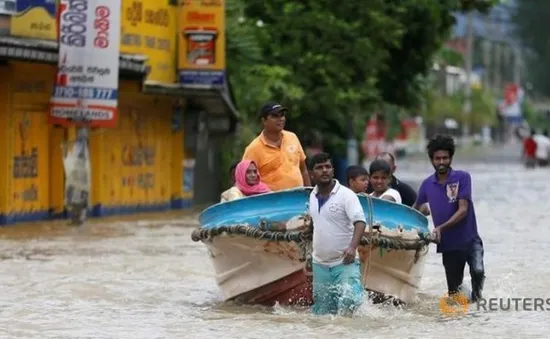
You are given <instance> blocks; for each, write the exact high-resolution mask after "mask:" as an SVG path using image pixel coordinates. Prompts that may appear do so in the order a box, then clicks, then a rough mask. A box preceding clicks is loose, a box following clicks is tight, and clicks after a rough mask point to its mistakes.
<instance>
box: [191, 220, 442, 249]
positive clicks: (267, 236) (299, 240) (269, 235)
mask: <svg viewBox="0 0 550 339" xmlns="http://www.w3.org/2000/svg"><path fill="white" fill-rule="evenodd" d="M375 227H376V225H375V226H373V228H375ZM224 234H225V235H229V236H234V235H240V236H245V237H249V238H254V239H258V240H268V241H275V242H294V243H296V244H298V245H301V246H305V245H307V244H308V243H310V242H311V240H312V232H311V230H308V231H269V230H262V229H260V228H257V227H252V226H249V225H231V226H218V227H216V228H209V229H204V228H197V229H195V230H194V231H193V232H192V234H191V239H192V240H193V241H195V242H197V241H204V240H212V239H213V238H215V237H217V236H220V235H224ZM435 242H436V241H435V239H433V237H432V236H431V235H430V234H429V233H425V234H424V233H418V239H404V238H401V237H399V236H393V237H391V236H385V235H383V234H381V233H379V232H376V233H374V235H364V236H363V237H362V238H361V245H362V246H377V247H379V248H382V249H389V250H408V251H411V250H412V251H420V250H422V249H423V248H425V247H426V246H428V245H429V244H430V243H435Z"/></svg>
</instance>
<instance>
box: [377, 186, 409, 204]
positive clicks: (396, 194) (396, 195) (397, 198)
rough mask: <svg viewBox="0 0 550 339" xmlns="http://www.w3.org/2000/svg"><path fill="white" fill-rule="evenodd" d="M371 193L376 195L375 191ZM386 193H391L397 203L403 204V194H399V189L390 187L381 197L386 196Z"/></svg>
mask: <svg viewBox="0 0 550 339" xmlns="http://www.w3.org/2000/svg"><path fill="white" fill-rule="evenodd" d="M370 195H372V196H374V192H372V193H371V194H370ZM385 195H389V196H390V197H392V198H393V199H394V200H395V202H396V203H398V204H401V203H402V202H403V200H401V194H399V191H397V190H396V189H393V188H388V190H387V191H386V192H384V193H382V194H381V195H380V197H379V198H382V197H384V196H385Z"/></svg>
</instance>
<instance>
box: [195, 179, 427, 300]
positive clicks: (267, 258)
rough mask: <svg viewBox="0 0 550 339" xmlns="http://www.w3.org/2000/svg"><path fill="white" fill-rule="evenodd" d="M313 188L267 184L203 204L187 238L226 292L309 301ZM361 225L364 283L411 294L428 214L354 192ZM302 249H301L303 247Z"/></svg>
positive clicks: (392, 293) (420, 266)
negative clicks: (269, 187) (266, 188)
mask: <svg viewBox="0 0 550 339" xmlns="http://www.w3.org/2000/svg"><path fill="white" fill-rule="evenodd" d="M311 190H312V188H297V189H291V190H284V191H278V192H270V193H265V194H260V195H256V196H251V197H246V198H242V199H238V200H233V201H229V202H224V203H218V204H215V205H213V206H210V207H209V208H207V209H205V210H204V211H203V212H202V213H201V215H200V217H199V221H200V228H199V229H197V230H195V231H194V232H193V240H194V241H199V240H200V241H203V242H204V244H205V245H206V246H207V248H208V250H209V252H210V257H211V261H212V263H213V266H214V270H215V273H216V281H217V284H218V286H219V288H220V289H221V291H222V293H223V295H224V298H225V299H226V300H239V301H241V302H244V303H248V304H267V305H273V304H275V303H279V304H281V305H296V304H299V305H310V304H311V303H312V298H311V277H310V275H309V274H308V271H307V269H306V265H307V260H305V259H306V257H307V253H308V252H309V250H310V244H311V243H310V241H308V240H307V239H310V237H309V238H308V234H310V233H308V232H307V229H308V228H309V223H310V220H311V219H310V218H309V217H308V215H307V212H308V202H309V194H310V192H311ZM359 198H360V201H361V204H362V205H363V208H364V210H365V215H366V216H367V220H368V223H369V224H370V227H369V225H368V229H367V231H366V234H365V237H364V240H365V241H364V243H363V244H362V246H361V247H360V248H359V251H358V252H359V257H360V260H361V262H362V266H363V267H362V269H363V282H364V283H366V287H367V289H368V290H369V291H373V292H376V293H378V294H380V295H383V296H386V297H393V298H395V299H396V300H399V301H402V302H409V301H411V300H412V299H413V298H414V296H415V294H416V291H417V290H418V286H419V283H420V280H421V278H422V274H423V271H424V262H425V257H426V254H427V253H428V245H429V239H428V238H427V235H428V234H429V228H428V219H427V218H426V217H425V216H424V215H422V214H421V213H419V212H418V211H416V210H414V209H411V208H409V207H408V206H405V205H401V204H396V203H393V202H390V201H386V200H381V199H378V198H374V197H369V196H366V195H361V194H360V195H359ZM305 254H306V255H305Z"/></svg>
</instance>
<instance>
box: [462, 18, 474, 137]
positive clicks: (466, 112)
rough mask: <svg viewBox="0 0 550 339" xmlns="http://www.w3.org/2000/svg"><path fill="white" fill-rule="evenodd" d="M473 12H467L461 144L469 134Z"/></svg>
mask: <svg viewBox="0 0 550 339" xmlns="http://www.w3.org/2000/svg"><path fill="white" fill-rule="evenodd" d="M473 21H474V13H473V11H470V12H468V21H467V26H466V57H465V58H464V68H465V71H466V86H465V87H464V107H463V119H462V120H463V121H462V138H463V140H462V141H463V144H464V143H466V141H467V139H468V135H469V134H470V128H469V127H470V126H469V122H470V114H471V112H472V101H471V96H472V59H473V47H474V25H473Z"/></svg>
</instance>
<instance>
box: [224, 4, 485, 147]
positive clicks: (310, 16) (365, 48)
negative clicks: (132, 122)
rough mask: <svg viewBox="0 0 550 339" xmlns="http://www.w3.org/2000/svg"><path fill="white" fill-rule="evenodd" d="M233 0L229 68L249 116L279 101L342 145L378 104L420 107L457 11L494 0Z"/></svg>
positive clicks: (294, 126)
mask: <svg viewBox="0 0 550 339" xmlns="http://www.w3.org/2000/svg"><path fill="white" fill-rule="evenodd" d="M227 3H228V4H227V8H228V9H227V31H228V32H227V35H228V44H227V51H228V67H229V73H230V78H231V79H232V80H231V82H232V84H233V87H234V88H235V96H236V100H237V105H238V107H239V110H240V111H241V112H242V113H243V115H244V116H245V117H246V119H247V122H248V123H258V124H259V122H258V121H257V120H256V118H255V117H256V112H257V110H258V109H259V107H260V106H261V105H262V103H263V102H265V101H266V100H277V101H279V102H281V103H282V104H283V105H286V106H288V107H289V109H290V114H289V121H288V123H289V128H290V129H291V130H293V131H295V132H297V133H298V134H299V135H305V134H307V133H308V132H310V131H312V130H313V131H319V132H321V133H322V135H323V139H324V142H325V147H327V148H328V149H329V150H330V151H332V152H335V153H341V154H342V153H344V152H345V150H344V149H343V147H342V146H343V145H344V142H345V139H346V138H347V134H348V130H349V127H350V122H352V124H355V125H357V126H360V128H359V129H357V128H356V129H355V130H356V132H357V133H359V130H361V129H362V128H363V126H364V123H365V121H366V119H367V118H368V116H370V114H371V113H373V112H375V111H380V112H382V113H383V114H386V115H390V119H388V120H392V119H393V118H395V116H397V115H398V114H402V113H403V111H404V110H406V109H417V108H418V106H419V104H420V103H421V101H422V94H423V87H422V86H423V84H424V76H425V75H426V74H427V72H428V71H429V70H430V68H431V65H432V62H433V57H434V55H435V54H436V53H437V52H438V51H439V50H440V48H441V46H442V44H443V43H444V42H445V41H446V39H447V38H448V35H449V32H450V29H451V27H452V25H453V23H454V20H453V17H452V13H453V12H454V11H459V10H469V9H478V10H482V11H485V10H487V9H488V8H489V7H490V6H491V5H492V3H493V1H492V0H403V1H388V0H370V1H328V0H315V1H313V0H302V1H289V0H270V1H264V0H247V1H245V0H228V1H227ZM258 23H261V24H260V25H259V24H258ZM248 141H250V139H249V140H247V141H246V142H248Z"/></svg>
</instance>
